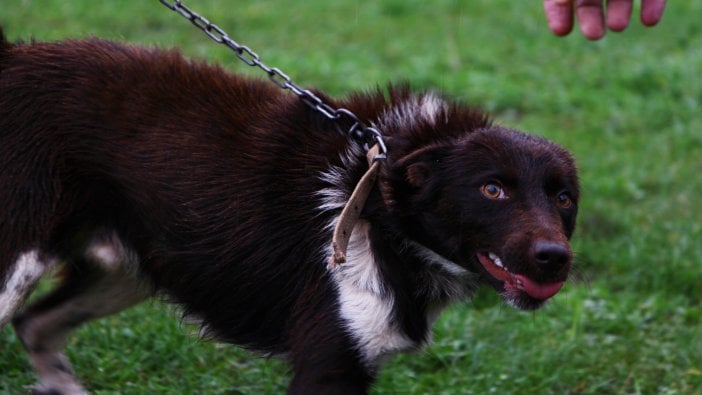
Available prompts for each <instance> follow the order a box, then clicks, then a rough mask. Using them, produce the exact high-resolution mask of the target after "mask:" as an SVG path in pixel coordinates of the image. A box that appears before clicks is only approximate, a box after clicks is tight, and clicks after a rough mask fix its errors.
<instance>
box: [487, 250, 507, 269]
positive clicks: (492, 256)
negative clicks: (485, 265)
mask: <svg viewBox="0 0 702 395" xmlns="http://www.w3.org/2000/svg"><path fill="white" fill-rule="evenodd" d="M488 257H490V260H492V263H494V264H495V265H496V266H498V267H500V268H502V269H504V268H505V266H504V265H503V264H502V259H500V257H499V256H497V255H495V254H494V253H492V252H490V253H488Z"/></svg>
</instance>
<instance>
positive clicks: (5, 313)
mask: <svg viewBox="0 0 702 395" xmlns="http://www.w3.org/2000/svg"><path fill="white" fill-rule="evenodd" d="M50 266H51V262H50V261H47V260H44V259H42V258H41V254H40V252H39V251H38V250H31V251H28V252H25V253H23V254H20V255H19V257H18V258H17V260H16V261H15V264H14V265H12V266H10V270H9V271H8V273H7V276H6V279H5V281H4V283H0V328H2V327H3V326H4V325H5V324H6V323H7V322H8V321H10V320H11V319H12V317H13V315H14V314H15V311H17V309H19V307H20V306H21V305H22V303H23V302H24V301H25V299H26V298H27V296H28V295H29V293H30V292H32V290H33V289H34V287H35V286H36V284H37V282H38V281H39V279H40V278H41V276H42V275H43V274H44V273H45V272H46V270H47V269H48V268H49V267H50Z"/></svg>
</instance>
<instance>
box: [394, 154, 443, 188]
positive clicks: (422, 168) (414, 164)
mask: <svg viewBox="0 0 702 395" xmlns="http://www.w3.org/2000/svg"><path fill="white" fill-rule="evenodd" d="M448 150H449V147H447V146H445V145H430V146H426V147H422V148H420V149H417V150H414V151H412V152H410V153H409V154H407V155H405V156H404V157H402V158H401V159H400V160H398V161H397V162H396V163H395V166H393V167H394V168H395V169H396V172H399V173H401V174H402V177H403V178H404V181H405V182H406V183H407V184H409V185H410V186H412V187H414V188H420V187H421V186H422V185H425V184H426V183H427V181H428V180H429V179H430V178H431V176H432V173H434V172H435V171H436V170H437V168H438V166H440V165H441V163H442V161H443V160H444V159H445V158H446V157H447V155H448ZM396 174H397V173H396Z"/></svg>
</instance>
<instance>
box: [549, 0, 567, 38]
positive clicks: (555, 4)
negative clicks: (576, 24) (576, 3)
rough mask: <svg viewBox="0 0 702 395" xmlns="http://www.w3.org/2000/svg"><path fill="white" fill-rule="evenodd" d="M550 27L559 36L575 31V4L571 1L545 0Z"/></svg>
mask: <svg viewBox="0 0 702 395" xmlns="http://www.w3.org/2000/svg"><path fill="white" fill-rule="evenodd" d="M544 12H545V13H546V20H547V21H548V27H549V28H550V29H551V31H552V32H553V33H554V34H555V35H557V36H565V35H566V34H568V33H570V31H571V30H573V2H572V1H571V0H544Z"/></svg>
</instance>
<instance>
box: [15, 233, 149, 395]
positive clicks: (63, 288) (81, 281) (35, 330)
mask: <svg viewBox="0 0 702 395" xmlns="http://www.w3.org/2000/svg"><path fill="white" fill-rule="evenodd" d="M135 260H136V258H132V257H131V256H130V254H127V253H125V249H124V247H123V246H122V245H121V243H119V241H117V242H116V243H109V242H107V241H105V240H101V241H99V242H93V243H92V244H91V245H90V246H89V247H88V250H87V253H86V256H85V257H82V258H80V259H77V260H76V261H74V262H72V264H71V265H70V266H69V268H68V270H69V271H68V273H67V274H66V276H65V277H64V281H63V283H62V284H61V285H60V286H59V287H58V288H57V289H56V290H54V291H53V292H51V293H50V294H49V295H47V296H45V297H44V298H42V299H40V300H39V301H38V302H37V303H35V304H33V305H31V306H29V307H28V308H27V310H26V311H24V312H22V313H21V314H20V315H18V317H17V318H16V319H15V320H14V321H13V323H14V326H15V331H16V332H17V335H18V336H19V338H20V339H21V341H22V344H23V345H24V347H25V349H26V350H27V352H28V353H29V360H30V363H31V364H32V367H33V368H34V370H35V371H36V373H37V375H38V378H39V384H38V386H37V387H36V388H35V390H34V393H35V394H62V395H68V394H70V395H74V394H87V392H86V391H85V390H84V389H83V387H82V386H81V385H80V383H79V382H78V380H77V379H76V378H75V377H74V375H73V373H72V370H71V367H70V364H69V362H68V359H67V358H66V356H65V354H64V353H63V348H64V346H65V343H66V339H67V337H68V335H69V334H70V333H71V331H72V330H73V329H75V328H76V327H78V326H79V325H81V324H83V323H84V322H86V321H89V320H92V319H96V318H100V317H104V316H107V315H110V314H114V313H117V312H119V311H121V310H123V309H126V308H127V307H130V306H132V305H134V304H136V303H138V302H140V301H142V300H143V299H145V298H147V297H148V296H150V295H151V293H152V291H151V287H150V286H149V285H147V284H146V283H145V282H144V281H143V280H140V279H139V277H138V274H137V268H136V265H137V263H136V262H135Z"/></svg>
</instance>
